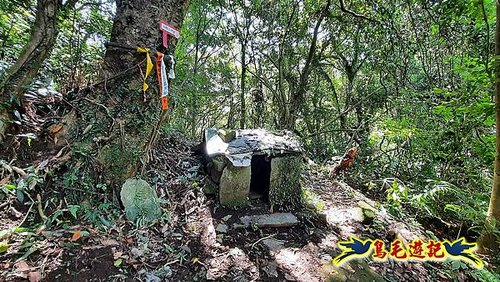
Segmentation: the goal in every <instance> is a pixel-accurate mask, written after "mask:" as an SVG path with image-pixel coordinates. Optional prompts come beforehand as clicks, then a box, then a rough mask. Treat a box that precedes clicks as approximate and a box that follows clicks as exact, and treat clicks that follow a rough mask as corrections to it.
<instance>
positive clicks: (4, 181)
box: [0, 176, 10, 185]
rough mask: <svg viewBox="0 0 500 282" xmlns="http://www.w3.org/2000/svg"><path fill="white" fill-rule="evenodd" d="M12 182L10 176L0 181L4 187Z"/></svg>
mask: <svg viewBox="0 0 500 282" xmlns="http://www.w3.org/2000/svg"><path fill="white" fill-rule="evenodd" d="M9 182H10V176H7V177H5V178H4V179H2V180H0V185H4V184H7V183H9Z"/></svg>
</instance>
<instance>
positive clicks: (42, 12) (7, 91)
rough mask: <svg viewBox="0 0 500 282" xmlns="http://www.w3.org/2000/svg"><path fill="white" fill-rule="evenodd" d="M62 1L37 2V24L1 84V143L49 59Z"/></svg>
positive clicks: (47, 0)
mask: <svg viewBox="0 0 500 282" xmlns="http://www.w3.org/2000/svg"><path fill="white" fill-rule="evenodd" d="M59 9H60V2H59V0H38V1H37V8H36V17H35V22H34V23H33V26H32V28H31V35H30V39H29V40H28V43H26V45H25V46H24V48H23V51H22V52H21V55H20V56H19V58H18V59H17V61H16V62H15V63H14V65H12V67H10V69H9V70H8V72H7V73H8V75H7V77H6V78H5V79H4V80H3V81H2V84H1V93H0V142H1V141H2V140H3V138H4V137H5V132H6V131H7V129H8V127H9V124H10V123H11V121H12V117H13V110H14V109H15V108H16V107H18V108H19V109H20V108H21V105H22V95H23V93H24V91H25V90H26V88H27V87H28V86H29V85H30V84H31V83H32V82H33V79H34V78H35V76H36V75H37V73H38V71H39V70H40V68H41V67H42V64H43V62H44V61H45V60H46V59H47V58H48V57H49V56H50V53H51V52H52V49H53V47H54V43H55V39H56V36H57V13H58V11H59Z"/></svg>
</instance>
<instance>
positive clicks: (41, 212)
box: [36, 194, 47, 220]
mask: <svg viewBox="0 0 500 282" xmlns="http://www.w3.org/2000/svg"><path fill="white" fill-rule="evenodd" d="M36 199H37V208H38V214H39V215H40V217H41V218H42V219H43V220H47V216H46V215H45V214H44V213H43V208H42V197H41V196H40V194H37V195H36Z"/></svg>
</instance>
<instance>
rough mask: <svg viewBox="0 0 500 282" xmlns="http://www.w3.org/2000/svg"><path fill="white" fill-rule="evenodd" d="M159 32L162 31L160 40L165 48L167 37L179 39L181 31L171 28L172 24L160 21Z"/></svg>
mask: <svg viewBox="0 0 500 282" xmlns="http://www.w3.org/2000/svg"><path fill="white" fill-rule="evenodd" d="M160 30H161V31H162V33H163V34H162V39H163V46H164V47H165V48H167V46H168V36H169V35H170V36H173V37H175V38H179V36H180V35H181V31H180V30H179V29H178V28H176V27H175V26H173V25H172V24H170V23H168V22H166V21H164V20H161V21H160Z"/></svg>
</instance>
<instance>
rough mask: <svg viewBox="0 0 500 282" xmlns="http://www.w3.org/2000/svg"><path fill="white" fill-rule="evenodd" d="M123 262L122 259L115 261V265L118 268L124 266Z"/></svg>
mask: <svg viewBox="0 0 500 282" xmlns="http://www.w3.org/2000/svg"><path fill="white" fill-rule="evenodd" d="M122 262H123V260H122V259H121V258H119V259H117V260H115V262H114V263H113V264H114V265H115V266H116V267H119V266H120V265H121V264H122Z"/></svg>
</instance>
